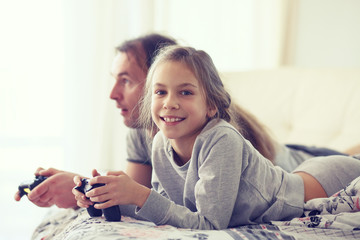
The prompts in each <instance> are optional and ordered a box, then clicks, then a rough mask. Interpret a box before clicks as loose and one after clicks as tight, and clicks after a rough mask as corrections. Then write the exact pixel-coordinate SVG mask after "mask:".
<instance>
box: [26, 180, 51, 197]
mask: <svg viewBox="0 0 360 240" xmlns="http://www.w3.org/2000/svg"><path fill="white" fill-rule="evenodd" d="M46 178H47V177H44V176H40V175H39V176H36V177H35V179H34V180H30V181H25V182H22V183H21V184H20V185H19V192H20V197H23V196H24V195H27V194H28V193H29V192H30V191H31V190H33V189H34V188H35V187H36V186H37V185H39V184H40V183H42V182H43V181H44V180H45V179H46Z"/></svg>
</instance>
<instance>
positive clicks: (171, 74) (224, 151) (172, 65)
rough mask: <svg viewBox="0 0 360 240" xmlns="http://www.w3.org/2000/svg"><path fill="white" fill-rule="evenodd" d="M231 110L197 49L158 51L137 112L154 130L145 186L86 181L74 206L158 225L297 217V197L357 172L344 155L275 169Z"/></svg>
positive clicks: (325, 191) (213, 225)
mask: <svg viewBox="0 0 360 240" xmlns="http://www.w3.org/2000/svg"><path fill="white" fill-rule="evenodd" d="M233 109H234V108H232V107H231V106H230V96H229V94H228V93H227V92H226V91H225V89H224V86H223V84H222V82H221V79H220V78H219V75H218V73H217V71H216V68H215V66H214V64H213V62H212V60H211V58H210V57H209V56H208V55H207V54H206V53H205V52H203V51H197V50H195V49H193V48H185V47H179V46H173V47H168V48H166V49H165V50H164V51H162V52H161V53H160V54H159V56H158V57H157V58H156V60H155V62H154V64H153V65H152V67H151V68H150V72H149V75H148V79H147V83H146V94H145V97H144V101H143V105H142V109H141V120H142V122H143V125H144V127H146V129H148V130H149V131H150V133H155V132H157V134H156V135H155V137H154V140H153V146H152V158H151V159H152V165H153V178H152V185H153V188H152V189H149V188H146V187H144V186H142V185H140V184H138V183H136V182H135V181H133V180H131V179H130V178H129V177H128V176H127V175H126V174H124V173H123V172H110V173H108V175H107V176H97V177H94V178H93V179H91V181H90V184H96V183H103V184H106V185H105V186H103V187H99V188H96V189H94V190H91V191H90V192H88V193H87V194H86V196H87V197H89V198H90V200H91V201H89V200H86V199H84V198H83V197H82V195H81V194H78V192H77V191H76V190H73V193H74V195H75V198H76V199H77V200H78V205H79V206H80V207H88V206H89V205H90V204H92V202H102V203H99V204H95V208H99V209H103V208H107V207H110V206H113V205H118V204H120V205H122V206H120V208H121V211H122V214H124V215H130V216H133V217H137V218H141V219H147V220H149V221H152V222H154V223H155V224H158V225H162V224H170V225H173V226H176V227H182V228H193V229H224V228H228V227H235V226H239V225H245V224H253V223H263V222H269V221H271V220H288V219H291V218H294V217H300V216H301V215H302V214H303V206H304V202H305V201H308V200H310V199H312V198H317V197H327V196H330V195H332V194H333V193H335V192H337V191H338V190H340V189H342V188H343V187H345V186H346V184H348V183H349V182H350V181H351V180H353V179H354V178H356V177H358V176H359V175H360V161H358V160H355V159H353V158H351V157H345V156H332V157H327V158H326V164H325V163H324V162H323V161H324V159H325V157H323V158H313V159H310V160H308V161H306V162H305V164H304V165H301V166H300V167H299V168H298V170H296V173H292V174H290V173H287V172H285V171H284V170H282V169H281V168H279V167H274V166H273V165H272V163H271V162H270V161H268V160H267V159H266V158H264V157H263V155H261V154H260V153H259V152H258V151H257V150H256V149H255V148H254V147H253V146H252V144H251V143H250V142H249V141H247V140H246V139H245V138H244V137H243V136H242V135H241V134H240V133H239V132H238V131H237V130H236V129H235V128H234V127H233V126H232V125H231V124H230V123H229V122H231V121H233V120H234V119H233V115H234V113H235V112H234V111H232V110H233ZM158 130H159V131H158ZM340 163H341V164H340ZM314 169H315V170H316V169H319V170H317V171H314ZM330 175H331V177H330ZM333 175H336V177H334V178H333V177H332V176H333ZM333 179H336V181H335V180H333ZM74 182H75V184H77V185H80V178H79V177H77V178H75V179H74ZM130 204H131V205H132V206H131V205H130ZM133 205H135V209H134V206H133Z"/></svg>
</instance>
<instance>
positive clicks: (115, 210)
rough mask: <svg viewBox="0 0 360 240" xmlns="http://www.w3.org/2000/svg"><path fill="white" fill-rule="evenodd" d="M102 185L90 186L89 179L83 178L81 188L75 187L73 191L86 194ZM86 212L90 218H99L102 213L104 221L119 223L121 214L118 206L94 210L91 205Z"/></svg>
mask: <svg viewBox="0 0 360 240" xmlns="http://www.w3.org/2000/svg"><path fill="white" fill-rule="evenodd" d="M104 185H105V184H102V183H97V184H94V185H90V184H89V179H86V178H83V179H81V186H80V187H75V189H76V190H78V191H79V192H81V193H83V194H85V193H86V192H88V191H90V190H92V189H94V188H98V187H101V186H104ZM95 203H96V202H95ZM87 211H88V213H89V215H90V216H91V217H100V216H102V214H103V213H104V216H105V219H106V220H107V221H111V222H119V221H120V220H121V212H120V208H119V206H118V205H115V206H112V207H109V208H105V209H96V208H94V206H93V205H91V206H89V207H88V208H87Z"/></svg>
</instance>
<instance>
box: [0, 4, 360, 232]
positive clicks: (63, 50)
mask: <svg viewBox="0 0 360 240" xmlns="http://www.w3.org/2000/svg"><path fill="white" fill-rule="evenodd" d="M359 9H360V1H358V0H346V1H343V0H221V1H218V0H197V1H192V0H106V1H103V0H75V1H73V0H32V1H28V0H12V1H7V0H0V32H1V38H0V43H1V44H0V98H1V99H0V163H1V168H0V180H1V181H0V184H1V189H2V191H1V192H0V199H1V207H2V214H1V217H0V239H29V238H30V237H31V234H32V232H33V230H34V228H35V227H36V226H37V225H38V224H39V223H40V221H41V219H42V218H43V216H44V215H45V214H46V212H47V211H48V210H49V209H46V208H39V207H36V206H35V205H33V204H31V203H30V202H29V201H28V200H27V199H26V197H25V198H23V199H22V200H21V202H15V201H14V200H13V195H14V194H15V192H16V190H17V187H18V185H19V183H20V182H22V181H24V180H30V179H33V173H34V172H35V170H36V168H37V167H40V166H41V167H44V168H48V167H55V168H59V169H63V170H67V171H73V172H77V173H80V174H84V175H86V176H90V174H91V169H93V168H98V169H100V170H104V171H105V170H107V169H117V170H119V169H124V167H125V160H124V159H125V157H126V152H125V141H124V138H125V134H126V132H127V129H126V127H124V126H123V124H122V118H121V116H120V114H119V111H118V110H117V109H116V108H115V103H114V102H113V101H111V100H110V99H109V94H110V90H111V87H112V85H113V83H114V80H113V79H112V78H111V77H110V73H109V72H110V66H111V61H112V58H113V57H114V54H115V51H114V47H115V46H117V45H118V44H120V43H121V42H122V41H124V40H126V39H129V38H133V37H138V36H139V35H144V34H147V33H151V32H158V33H162V34H166V35H169V36H172V37H173V38H175V39H176V40H178V41H179V42H180V43H182V44H184V45H190V46H193V47H195V48H198V49H203V50H205V51H206V52H208V53H209V54H210V56H211V57H212V58H213V60H214V62H215V64H216V66H217V67H218V69H219V71H221V72H225V71H246V70H255V69H269V68H278V67H284V66H291V67H345V68H347V67H351V68H353V67H355V68H359V67H360V45H359V42H360V28H359V24H360V14H358V13H359Z"/></svg>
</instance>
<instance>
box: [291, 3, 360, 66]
mask: <svg viewBox="0 0 360 240" xmlns="http://www.w3.org/2000/svg"><path fill="white" fill-rule="evenodd" d="M295 2H296V5H297V8H296V10H295V12H294V15H293V16H292V17H293V25H292V28H291V29H290V31H291V33H292V40H293V42H292V43H290V47H291V49H289V52H290V55H291V57H290V61H289V62H288V63H289V64H292V65H295V66H304V67H360V44H359V43H360V14H359V10H360V1H358V0H346V1H343V0H300V1H295Z"/></svg>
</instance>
